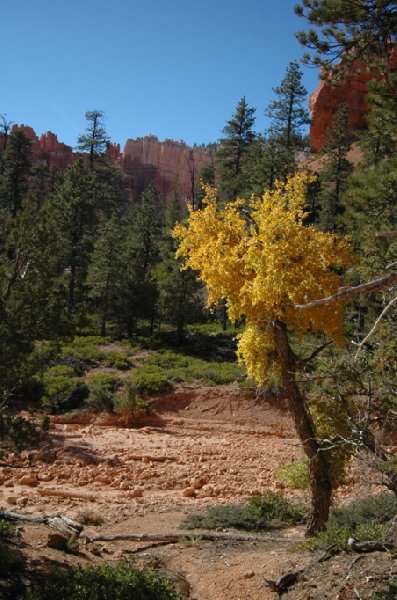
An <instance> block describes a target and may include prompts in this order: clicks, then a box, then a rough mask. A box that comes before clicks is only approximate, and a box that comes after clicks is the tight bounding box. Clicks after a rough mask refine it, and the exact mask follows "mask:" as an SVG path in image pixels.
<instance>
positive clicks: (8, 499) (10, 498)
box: [5, 496, 18, 504]
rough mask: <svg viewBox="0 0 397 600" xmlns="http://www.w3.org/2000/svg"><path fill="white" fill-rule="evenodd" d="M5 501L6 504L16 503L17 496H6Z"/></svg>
mask: <svg viewBox="0 0 397 600" xmlns="http://www.w3.org/2000/svg"><path fill="white" fill-rule="evenodd" d="M5 501H6V502H7V504H16V503H17V502H18V497H17V496H6V498H5Z"/></svg>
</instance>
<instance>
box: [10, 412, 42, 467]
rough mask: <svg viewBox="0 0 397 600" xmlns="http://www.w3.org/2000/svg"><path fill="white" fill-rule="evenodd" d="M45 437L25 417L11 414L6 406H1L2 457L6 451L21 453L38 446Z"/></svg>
mask: <svg viewBox="0 0 397 600" xmlns="http://www.w3.org/2000/svg"><path fill="white" fill-rule="evenodd" d="M44 435H45V434H44V433H43V432H42V431H40V430H39V429H38V428H37V427H36V426H35V425H34V424H33V423H31V422H30V421H28V420H27V419H25V418H24V417H21V416H19V415H17V416H14V415H12V414H9V413H8V411H7V407H6V406H4V405H3V406H0V456H1V455H2V453H3V452H4V451H6V450H14V451H15V450H16V451H17V452H20V451H21V450H24V449H27V448H32V447H35V446H38V445H39V444H40V443H41V442H42V441H43V437H44Z"/></svg>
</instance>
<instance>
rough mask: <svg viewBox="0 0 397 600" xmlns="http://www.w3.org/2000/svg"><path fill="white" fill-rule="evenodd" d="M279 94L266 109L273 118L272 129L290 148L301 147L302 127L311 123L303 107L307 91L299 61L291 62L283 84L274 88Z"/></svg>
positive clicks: (275, 135) (274, 134)
mask: <svg viewBox="0 0 397 600" xmlns="http://www.w3.org/2000/svg"><path fill="white" fill-rule="evenodd" d="M273 91H274V93H275V94H276V96H277V99H276V100H273V102H271V103H270V104H269V106H268V108H267V110H266V114H267V116H268V117H270V118H271V119H272V127H271V131H272V133H273V136H274V137H280V138H281V139H282V140H283V141H284V145H285V147H286V148H288V149H294V148H298V147H301V145H302V135H301V131H302V127H303V126H304V125H307V124H308V123H309V113H308V111H307V110H306V109H305V108H304V107H303V104H304V102H305V101H306V97H307V91H306V89H305V87H304V86H303V84H302V71H301V69H300V68H299V65H298V63H297V61H293V62H290V64H289V65H288V68H287V71H286V74H285V77H284V79H283V80H282V82H281V84H280V85H279V86H278V87H276V88H274V89H273Z"/></svg>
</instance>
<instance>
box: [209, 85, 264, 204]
mask: <svg viewBox="0 0 397 600" xmlns="http://www.w3.org/2000/svg"><path fill="white" fill-rule="evenodd" d="M254 114H255V109H254V108H250V107H249V106H248V104H247V101H246V99H245V96H243V98H241V100H240V101H239V103H238V104H237V108H236V111H235V112H234V114H233V116H232V118H231V119H230V120H229V121H228V122H227V124H226V125H225V127H224V128H223V130H222V133H223V135H224V137H223V138H221V139H220V141H219V149H218V151H217V153H216V155H215V165H216V171H217V178H218V179H219V181H220V184H219V190H220V197H221V200H229V201H230V200H231V199H236V198H237V197H239V196H241V195H242V194H244V193H245V191H246V186H247V180H246V157H247V153H248V149H249V147H250V146H251V144H252V143H253V141H254V139H255V133H254V131H253V126H254V123H255V117H254Z"/></svg>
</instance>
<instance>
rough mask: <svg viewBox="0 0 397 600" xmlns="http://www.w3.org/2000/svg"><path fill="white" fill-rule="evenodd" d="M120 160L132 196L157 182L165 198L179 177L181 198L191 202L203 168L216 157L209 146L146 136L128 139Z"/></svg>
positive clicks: (157, 186)
mask: <svg viewBox="0 0 397 600" xmlns="http://www.w3.org/2000/svg"><path fill="white" fill-rule="evenodd" d="M119 160H120V164H121V168H122V171H123V173H125V174H126V175H127V176H128V181H129V184H130V193H131V195H132V196H138V195H139V194H140V193H141V192H142V191H143V189H144V188H145V187H146V186H147V185H148V184H149V183H150V182H154V184H155V186H156V188H157V189H158V190H159V191H161V192H162V193H163V196H164V197H165V198H166V197H167V196H168V195H169V193H170V191H171V189H172V186H173V184H174V182H175V181H176V180H177V181H178V183H179V187H180V192H181V195H182V199H183V200H186V201H191V200H192V196H193V190H194V188H195V187H197V185H198V183H199V176H200V171H201V169H202V168H203V167H205V166H207V165H209V164H211V162H212V160H213V156H212V152H211V151H210V150H209V149H208V148H203V147H198V148H190V147H189V146H187V145H186V144H185V143H184V142H174V141H173V140H166V141H165V142H159V140H158V139H157V138H156V137H154V136H147V137H144V138H138V139H136V140H127V142H126V144H125V147H124V152H123V153H122V155H121V157H120V159H119Z"/></svg>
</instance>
